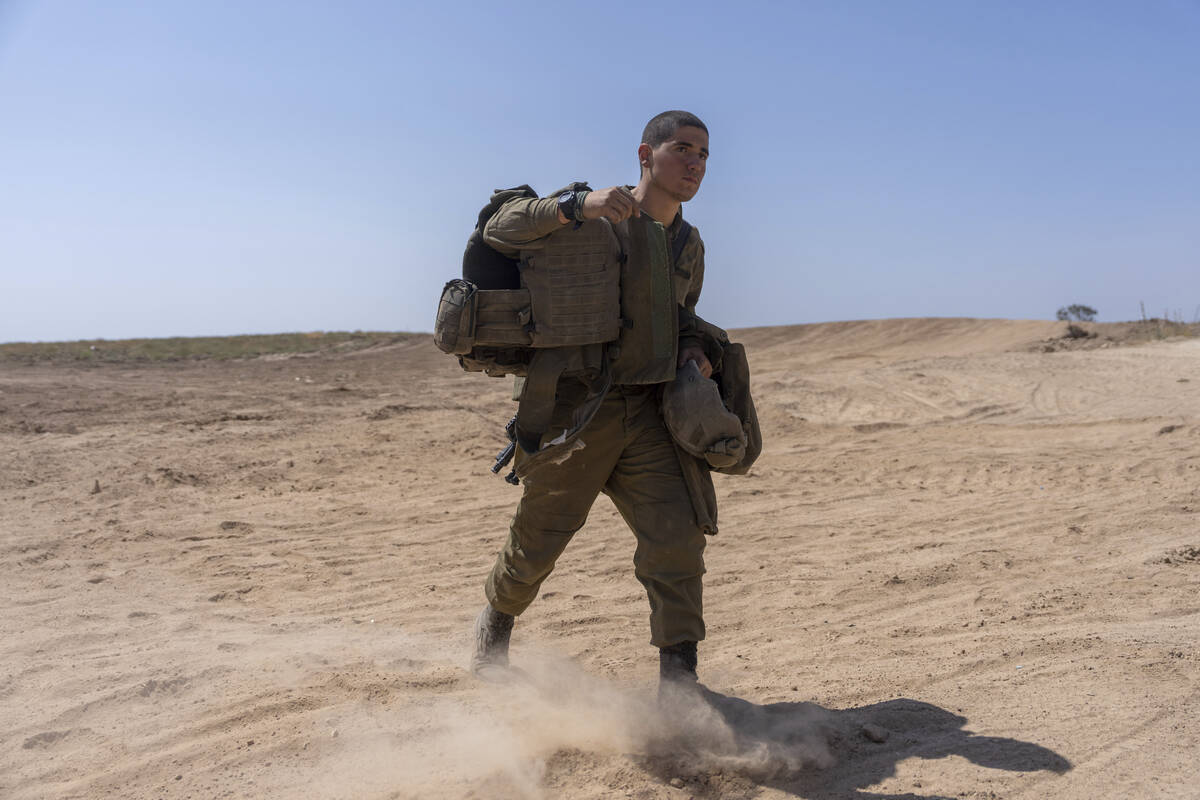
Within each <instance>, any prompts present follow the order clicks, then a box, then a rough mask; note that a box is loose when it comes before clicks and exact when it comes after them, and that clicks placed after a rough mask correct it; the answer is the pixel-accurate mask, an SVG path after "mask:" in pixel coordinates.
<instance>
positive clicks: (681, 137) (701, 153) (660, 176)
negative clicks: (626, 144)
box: [639, 125, 708, 203]
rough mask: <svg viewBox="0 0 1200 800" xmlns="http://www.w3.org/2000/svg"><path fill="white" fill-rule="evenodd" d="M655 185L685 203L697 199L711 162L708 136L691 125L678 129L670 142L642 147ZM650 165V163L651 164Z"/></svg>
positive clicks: (641, 149)
mask: <svg viewBox="0 0 1200 800" xmlns="http://www.w3.org/2000/svg"><path fill="white" fill-rule="evenodd" d="M639 155H641V156H642V162H643V164H645V165H646V168H647V169H649V171H650V180H651V182H652V183H653V184H654V185H655V186H656V187H657V188H659V189H661V190H662V191H664V192H666V193H667V194H668V195H670V196H671V197H673V198H675V199H676V200H678V201H679V202H681V203H686V202H687V201H688V200H691V199H692V198H693V197H695V195H696V192H698V191H699V190H700V182H701V181H702V180H704V170H705V166H706V164H707V163H708V134H707V133H706V132H705V131H704V130H703V129H702V128H693V127H692V126H690V125H687V126H683V127H680V128H678V129H676V131H675V133H674V135H672V136H671V138H669V139H667V141H665V142H663V143H662V144H660V145H658V146H657V147H654V148H651V147H650V146H649V145H645V144H643V145H642V146H641V148H639ZM647 162H648V164H647Z"/></svg>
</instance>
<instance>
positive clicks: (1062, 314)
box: [1054, 303, 1099, 322]
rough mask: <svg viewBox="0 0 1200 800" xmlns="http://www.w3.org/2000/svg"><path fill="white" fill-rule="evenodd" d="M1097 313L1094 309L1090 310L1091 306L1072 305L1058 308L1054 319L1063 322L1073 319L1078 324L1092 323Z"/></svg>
mask: <svg viewBox="0 0 1200 800" xmlns="http://www.w3.org/2000/svg"><path fill="white" fill-rule="evenodd" d="M1097 313H1099V312H1097V311H1096V309H1094V308H1092V307H1091V306H1084V305H1080V304H1079V303H1072V304H1071V305H1069V306H1063V307H1062V308H1060V309H1059V310H1058V311H1057V312H1055V314H1054V317H1055V318H1056V319H1060V320H1064V321H1065V320H1068V319H1073V320H1078V321H1079V322H1092V321H1094V320H1095V319H1096V314H1097Z"/></svg>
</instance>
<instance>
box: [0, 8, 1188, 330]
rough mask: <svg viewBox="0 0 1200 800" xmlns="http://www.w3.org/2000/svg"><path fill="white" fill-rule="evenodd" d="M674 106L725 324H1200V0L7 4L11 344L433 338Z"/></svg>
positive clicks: (712, 312)
mask: <svg viewBox="0 0 1200 800" xmlns="http://www.w3.org/2000/svg"><path fill="white" fill-rule="evenodd" d="M668 108H685V109H688V110H691V111H693V112H695V113H697V114H698V115H700V116H701V117H702V118H703V119H704V120H705V121H706V122H707V123H708V126H709V128H710V131H711V145H712V147H711V149H712V157H711V159H710V162H709V169H708V175H707V177H706V179H705V182H704V185H703V187H702V188H701V190H700V193H699V194H698V195H697V197H696V199H695V200H693V201H692V202H691V203H689V204H688V205H687V206H686V207H685V209H684V213H685V215H686V216H687V217H688V218H689V219H690V220H691V221H692V222H693V224H695V225H696V226H697V227H698V228H699V229H700V231H701V233H702V235H703V236H704V241H705V245H706V250H707V281H706V285H705V290H704V295H703V297H702V298H701V303H700V308H699V310H700V313H701V314H702V315H703V316H705V317H706V318H708V319H710V320H712V321H713V322H716V323H717V324H720V325H723V326H726V327H741V326H749V325H766V324H786V323H801V322H816V321H825V320H837V319H864V318H879V317H904V316H970V317H1008V318H1035V319H1037V318H1041V319H1047V318H1052V317H1053V314H1054V311H1055V309H1056V308H1057V307H1058V306H1060V305H1065V304H1069V303H1086V304H1088V305H1092V306H1094V307H1096V308H1097V309H1099V311H1100V319H1103V320H1119V319H1132V318H1136V317H1138V316H1139V315H1140V311H1139V302H1140V301H1141V302H1144V303H1145V305H1146V309H1147V312H1148V313H1150V314H1157V315H1162V313H1163V312H1164V311H1166V312H1167V313H1169V314H1170V315H1171V316H1176V315H1179V316H1182V317H1184V318H1185V319H1187V320H1189V321H1190V320H1191V319H1193V318H1194V317H1195V316H1196V315H1197V313H1198V312H1200V0H1173V1H1170V0H1163V1H1162V2H1124V3H1109V2H1055V3H1045V2H991V3H985V2H970V1H968V0H954V1H951V0H946V1H945V2H916V1H915V0H914V1H913V2H899V1H893V2H846V1H843V2H796V3H779V2H755V1H753V0H752V1H750V2H740V3H706V2H692V3H682V4H681V3H654V2H649V3H626V2H619V1H617V2H609V3H605V4H581V3H568V2H556V3H528V2H520V0H512V2H509V3H505V4H497V3H478V2H464V3H422V4H410V3H400V2H394V3H388V2H365V1H364V2H340V3H333V2H324V3H315V2H294V1H293V2H244V3H232V2H205V3H197V2H194V1H193V2H175V1H174V0H162V1H161V2H123V1H122V0H108V1H107V2H103V3H101V2H91V1H90V0H77V1H76V2H63V1H58V2H56V1H54V0H44V1H42V2H36V1H34V0H25V1H23V2H21V1H17V0H0V341H18V340H58V339H77V338H92V337H104V338H110V339H112V338H125V337H138V336H168V335H219V334H236V333H271V332H282V331H296V330H305V331H307V330H356V329H360V330H411V331H420V330H429V329H430V327H431V325H432V320H433V314H434V308H435V305H436V300H437V295H438V292H439V290H440V288H441V286H442V284H443V283H444V282H445V281H446V280H447V279H449V278H451V277H455V276H456V275H458V273H459V269H460V261H461V255H462V248H463V244H464V243H465V240H466V236H467V234H468V233H469V231H470V228H471V226H472V225H473V223H474V217H475V215H476V213H477V212H478V209H479V207H480V206H481V205H483V203H484V202H486V200H487V197H488V195H489V194H490V193H491V191H492V190H493V189H495V188H497V187H505V186H513V185H516V184H520V183H530V184H532V185H533V186H534V187H535V188H537V189H539V190H540V191H542V192H543V193H548V192H549V191H551V190H552V189H554V188H556V187H558V186H561V185H563V184H565V183H568V182H570V181H572V180H576V179H582V180H587V181H589V182H591V183H592V185H593V186H596V187H597V188H600V187H602V186H608V185H613V184H618V183H632V182H635V181H636V178H637V172H636V158H635V150H636V147H637V144H638V139H639V134H640V132H641V129H642V126H643V125H644V124H645V122H646V120H647V119H649V118H650V117H651V116H653V115H654V114H655V113H657V112H659V111H662V110H664V109H668Z"/></svg>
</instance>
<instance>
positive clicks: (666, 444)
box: [471, 111, 727, 685]
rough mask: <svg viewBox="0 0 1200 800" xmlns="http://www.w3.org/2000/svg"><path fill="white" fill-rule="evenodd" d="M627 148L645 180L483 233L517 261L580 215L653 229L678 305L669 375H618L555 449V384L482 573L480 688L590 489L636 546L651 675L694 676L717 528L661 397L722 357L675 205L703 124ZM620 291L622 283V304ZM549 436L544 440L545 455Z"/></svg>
mask: <svg viewBox="0 0 1200 800" xmlns="http://www.w3.org/2000/svg"><path fill="white" fill-rule="evenodd" d="M637 154H638V161H639V163H640V166H641V175H640V178H639V180H638V183H637V185H636V186H632V187H630V186H612V187H609V188H607V189H600V190H597V191H587V190H577V191H566V192H563V193H562V194H561V195H559V196H557V197H549V198H542V199H516V200H512V201H510V202H508V203H506V204H505V205H503V206H501V207H500V209H499V210H498V211H497V212H496V213H495V214H494V215H493V216H492V217H491V219H490V220H489V221H488V222H487V224H486V226H485V227H484V229H483V239H484V241H485V242H486V243H487V244H488V245H489V246H491V247H492V248H494V249H495V250H497V251H499V252H500V253H502V254H505V255H508V256H511V257H514V258H515V257H520V256H521V255H522V253H528V252H530V251H531V250H534V249H536V248H537V247H538V246H539V242H540V241H542V240H544V239H545V238H546V237H549V236H552V235H554V234H556V233H557V232H560V231H565V230H569V226H572V225H574V227H575V228H578V227H579V226H580V225H582V224H586V223H587V222H588V221H593V220H599V219H601V218H603V219H606V220H608V222H609V223H611V224H612V226H613V229H614V231H617V232H619V233H621V234H623V235H624V236H625V237H626V238H628V237H629V236H630V229H631V228H632V227H633V226H635V225H648V226H650V227H651V228H652V229H653V230H655V231H661V232H660V233H659V234H658V235H659V236H660V237H661V236H662V233H665V240H666V241H665V243H666V245H667V247H666V251H667V252H669V253H671V254H672V255H673V256H674V258H673V263H667V262H664V263H663V269H662V271H663V272H664V273H665V274H664V276H662V277H661V278H660V282H659V283H658V284H656V285H657V286H658V287H663V286H664V285H665V286H668V287H669V288H667V289H665V290H663V291H666V292H669V294H670V295H671V296H672V299H673V300H674V303H675V304H676V305H677V307H676V308H674V309H672V312H673V313H672V323H671V324H673V325H675V329H674V330H673V331H672V332H670V333H669V334H668V335H669V336H670V341H669V343H668V345H667V351H666V352H667V353H668V358H669V359H670V362H669V363H668V364H667V365H666V367H667V370H666V371H665V372H663V371H662V370H659V373H658V374H657V375H650V373H647V371H646V370H645V369H644V368H642V365H637V364H635V365H633V367H632V369H626V370H624V371H622V370H621V369H620V368H618V369H616V370H615V372H614V375H613V385H612V386H611V387H610V388H608V391H607V393H606V394H605V395H604V397H603V400H601V401H599V405H598V408H595V409H594V415H593V416H592V417H591V419H590V420H589V421H586V423H585V424H584V425H583V427H582V429H581V430H574V432H573V433H572V434H571V436H570V437H569V438H568V439H567V440H565V441H563V440H562V439H563V436H562V434H563V432H564V431H568V429H572V428H578V426H579V414H578V411H579V407H580V405H581V404H582V403H583V401H584V400H585V398H586V396H587V387H585V386H584V385H583V384H582V383H581V382H579V381H574V380H572V379H570V378H562V379H560V380H559V381H558V384H557V388H556V390H555V395H554V409H553V414H552V417H551V422H550V428H549V429H548V430H547V431H546V432H544V435H541V436H540V438H539V437H538V436H537V435H536V434H535V436H534V442H533V443H532V444H531V445H529V446H526V445H527V444H528V442H527V441H526V442H522V445H523V446H522V448H520V449H518V451H517V456H516V471H517V474H518V475H519V476H520V477H521V479H522V482H523V484H524V494H523V496H522V498H521V501H520V504H519V505H518V506H517V511H516V514H515V516H514V517H513V520H512V525H511V528H510V531H509V536H508V540H507V542H506V543H505V545H504V548H503V550H501V552H500V554H499V556H498V558H497V560H496V563H495V566H494V567H493V569H492V571H491V574H490V575H489V576H488V578H487V583H486V595H487V600H488V603H487V605H486V606H485V607H484V609H483V610H482V612H480V614H479V617H478V619H477V620H476V624H475V638H476V649H475V653H474V655H473V657H472V660H471V670H472V672H473V673H474V674H475V675H477V676H479V677H481V678H483V679H485V680H493V679H494V680H500V679H502V678H503V674H504V671H505V669H506V668H507V665H508V644H509V638H510V634H511V631H512V627H513V623H514V620H515V617H517V616H518V615H520V614H521V613H522V612H523V611H524V610H525V609H526V608H527V607H528V606H529V604H530V603H531V602H532V601H533V599H534V598H535V597H536V596H537V593H538V589H539V587H540V586H541V583H542V581H543V580H544V579H545V578H546V577H547V576H548V575H549V574H550V571H551V570H552V569H553V567H554V563H555V560H556V559H557V558H558V556H559V555H560V554H561V553H562V552H563V549H564V548H565V547H566V545H567V542H568V541H570V539H571V537H572V535H573V534H574V533H575V532H576V531H578V530H579V529H580V528H581V527H582V526H583V524H584V522H585V520H586V519H587V515H588V511H589V510H590V509H591V507H592V504H593V502H594V501H595V499H596V496H597V495H598V494H599V493H600V492H604V493H605V494H607V495H608V496H609V497H610V498H611V499H612V501H613V503H614V504H615V505H616V507H617V509H618V510H619V511H620V513H621V516H622V517H623V518H624V520H625V522H626V523H627V524H628V525H629V527H630V528H631V529H632V530H633V532H634V535H635V536H636V539H637V547H636V550H635V552H634V572H635V574H636V576H637V578H638V580H639V581H641V583H642V585H643V586H644V587H645V589H646V593H647V596H648V597H649V601H650V641H651V643H652V644H653V645H654V646H656V647H657V648H659V652H660V656H659V674H660V680H661V681H664V682H680V683H681V684H683V685H686V684H689V683H692V682H695V681H696V679H697V678H696V660H697V659H696V644H697V642H699V641H701V640H702V639H704V617H703V606H702V576H703V574H704V547H705V534H706V533H714V532H715V531H716V525H715V518H716V508H715V496H714V494H713V491H712V482H711V478H710V477H709V475H708V467H707V465H705V464H704V461H703V460H702V459H697V458H696V457H695V456H693V455H689V454H688V453H686V452H683V451H682V450H681V449H680V448H679V447H678V446H677V444H676V442H675V441H674V440H673V439H672V436H671V433H670V432H669V431H668V429H667V427H666V425H665V423H664V419H663V413H662V408H661V399H662V395H663V385H664V382H669V381H670V380H671V379H672V378H673V376H674V373H675V369H676V367H677V366H678V367H683V366H684V365H687V364H688V363H689V362H695V365H696V367H697V368H698V370H699V372H700V374H701V375H703V377H705V378H708V377H709V376H711V375H712V373H713V369H714V363H717V364H718V365H719V360H720V357H721V347H722V341H721V340H722V339H723V332H720V331H719V329H717V328H715V327H713V326H710V325H708V324H707V323H704V322H703V321H701V320H699V319H698V318H697V317H696V316H695V313H694V310H695V306H696V302H697V300H699V297H700V289H701V285H702V283H703V280H704V245H703V243H702V242H701V240H700V235H699V233H698V232H697V231H696V230H695V229H694V228H692V227H691V226H690V225H688V224H687V223H685V222H684V221H683V216H682V214H681V210H680V209H681V205H682V204H683V203H684V202H686V201H688V200H691V199H692V197H694V196H695V194H696V192H697V191H698V190H699V189H700V184H701V182H702V181H703V180H704V173H705V167H706V164H707V161H708V128H707V127H706V126H705V125H704V123H703V122H701V121H700V119H699V118H697V117H696V116H695V115H693V114H690V113H688V112H685V111H667V112H664V113H662V114H659V115H658V116H656V117H654V118H653V119H652V120H650V122H649V123H648V124H647V125H646V128H645V130H644V131H643V133H642V140H641V144H639V145H638V148H637ZM654 222H657V223H659V224H660V225H661V228H657V227H655V226H654V225H653V223H654ZM680 237H683V238H682V239H681V238H680ZM660 251H661V249H660ZM638 257H639V256H637V255H636V252H635V254H634V258H635V259H636V258H638ZM635 266H637V268H638V270H640V272H638V274H649V273H650V272H652V271H653V270H652V269H651V268H650V265H649V264H646V265H635ZM643 267H644V269H643ZM625 274H626V272H625V269H624V268H623V269H622V275H623V276H624V275H625ZM631 274H632V273H631ZM652 279H653V276H651V278H648V280H652ZM622 280H623V281H625V280H626V278H625V277H622ZM647 287H648V288H646V289H645V291H644V292H642V291H641V290H639V294H649V293H651V292H652V289H653V287H652V286H650V285H649V284H648V285H647ZM627 288H628V287H625V286H623V287H622V290H621V291H622V297H623V298H624V297H625V296H626V294H625V293H626V289H627ZM667 302H668V303H669V302H670V300H667ZM622 305H623V306H624V305H625V303H624V302H623V303H622ZM623 311H625V310H624V309H623ZM625 313H628V312H627V311H625ZM676 321H677V322H676ZM656 324H658V321H657V320H655V319H648V318H647V319H639V318H636V317H635V318H634V319H632V320H629V321H628V322H627V323H626V325H627V327H629V328H631V329H632V330H635V331H644V330H647V329H648V328H650V327H653V326H654V325H656ZM714 331H715V332H716V333H715V334H714ZM725 341H726V342H727V340H725ZM627 349H628V348H622V353H621V358H625V359H627V360H628V358H634V356H632V355H629V354H628V353H626V352H624V351H625V350H627ZM660 349H661V348H660ZM627 357H628V358H627ZM648 375H649V377H648ZM622 376H625V377H624V378H623V377H622ZM556 437H557V438H558V439H559V441H555V439H556ZM518 441H521V439H520V436H518ZM550 442H553V444H554V446H553V447H546V444H547V443H550Z"/></svg>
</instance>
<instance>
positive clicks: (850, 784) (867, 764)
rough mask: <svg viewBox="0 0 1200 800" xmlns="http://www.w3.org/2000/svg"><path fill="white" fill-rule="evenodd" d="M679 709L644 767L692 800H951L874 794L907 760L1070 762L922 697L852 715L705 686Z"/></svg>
mask: <svg viewBox="0 0 1200 800" xmlns="http://www.w3.org/2000/svg"><path fill="white" fill-rule="evenodd" d="M703 691H704V695H703V698H702V699H698V700H688V701H685V702H684V703H683V704H682V705H677V706H676V712H677V713H678V714H679V715H680V716H679V720H680V724H679V725H678V726H676V728H675V733H674V734H672V735H668V736H667V737H666V738H665V739H664V740H663V741H662V742H660V745H661V746H659V747H654V748H653V749H652V752H650V753H649V754H648V755H647V756H646V758H645V759H644V761H643V766H644V767H645V768H646V769H647V770H648V771H650V772H652V773H655V774H657V775H658V776H659V777H661V778H662V779H663V780H664V781H669V780H672V779H675V781H676V785H678V782H679V781H680V780H682V781H684V782H685V783H686V787H687V788H688V790H689V791H690V792H691V794H693V795H694V796H695V797H697V798H717V797H721V798H733V797H739V796H744V797H752V796H753V795H755V794H757V793H758V790H759V789H760V788H761V787H764V786H769V787H772V788H775V789H778V790H782V791H785V792H788V793H790V794H793V795H795V796H797V797H801V798H804V799H805V800H868V799H869V800H950V798H947V797H945V796H943V795H939V794H916V793H911V792H909V793H904V794H886V793H885V794H880V793H877V792H871V791H870V790H869V788H868V787H871V786H874V785H876V784H878V783H879V782H881V781H883V780H885V779H886V778H889V777H892V776H894V775H895V774H896V765H897V764H898V763H899V762H900V761H902V760H904V759H909V758H926V759H934V758H945V757H946V756H951V755H958V756H962V757H963V758H965V759H967V760H968V761H970V762H972V763H973V764H978V765H979V766H982V767H988V768H991V769H1003V770H1011V771H1015V772H1036V771H1040V770H1049V771H1051V772H1055V773H1059V774H1062V773H1064V772H1066V771H1068V770H1069V769H1071V763H1070V762H1069V761H1068V760H1067V759H1065V758H1063V757H1062V756H1060V755H1058V754H1057V753H1055V752H1054V751H1052V750H1049V749H1047V748H1045V747H1042V746H1041V745H1037V744H1034V743H1032V742H1024V741H1021V740H1019V739H1009V738H1004V737H996V736H979V735H976V734H974V733H972V732H971V731H969V730H966V729H965V727H964V726H965V725H966V723H967V719H966V717H963V716H960V715H958V714H954V713H952V712H950V711H947V710H946V709H944V708H939V707H937V706H935V705H931V704H930V703H923V702H921V701H919V700H910V699H898V700H888V701H885V702H882V703H876V704H874V705H869V706H863V707H861V708H851V709H842V710H837V709H827V708H823V707H821V706H819V705H816V704H814V703H770V704H766V705H759V704H756V703H751V702H748V701H746V700H742V699H740V698H737V697H730V696H728V695H723V694H720V693H718V692H713V691H710V690H707V689H705V690H703Z"/></svg>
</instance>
